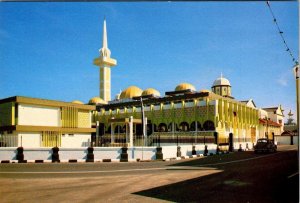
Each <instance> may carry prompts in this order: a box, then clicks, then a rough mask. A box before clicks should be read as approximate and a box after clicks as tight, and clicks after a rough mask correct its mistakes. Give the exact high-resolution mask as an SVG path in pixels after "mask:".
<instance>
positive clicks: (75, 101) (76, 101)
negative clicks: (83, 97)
mask: <svg viewBox="0 0 300 203" xmlns="http://www.w3.org/2000/svg"><path fill="white" fill-rule="evenodd" d="M72 103H73V104H83V102H82V101H79V100H74V101H72Z"/></svg>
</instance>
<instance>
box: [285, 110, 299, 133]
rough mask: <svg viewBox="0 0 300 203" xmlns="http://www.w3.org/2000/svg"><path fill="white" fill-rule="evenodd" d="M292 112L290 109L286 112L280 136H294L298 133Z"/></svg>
mask: <svg viewBox="0 0 300 203" xmlns="http://www.w3.org/2000/svg"><path fill="white" fill-rule="evenodd" d="M293 115H294V114H293V113H292V111H291V110H290V112H289V113H288V116H289V118H288V120H287V122H286V123H285V125H284V132H283V133H282V134H281V135H282V136H296V135H298V129H297V124H296V123H295V122H294V119H293Z"/></svg>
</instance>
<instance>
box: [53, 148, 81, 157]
mask: <svg viewBox="0 0 300 203" xmlns="http://www.w3.org/2000/svg"><path fill="white" fill-rule="evenodd" d="M58 154H59V159H60V160H69V159H86V155H87V148H59V151H58Z"/></svg>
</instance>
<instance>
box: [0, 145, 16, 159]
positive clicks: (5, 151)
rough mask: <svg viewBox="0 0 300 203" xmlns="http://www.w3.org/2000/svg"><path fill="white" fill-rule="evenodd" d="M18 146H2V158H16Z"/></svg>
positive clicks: (0, 157) (0, 149) (0, 150)
mask: <svg viewBox="0 0 300 203" xmlns="http://www.w3.org/2000/svg"><path fill="white" fill-rule="evenodd" d="M16 159H17V148H16V147H0V160H16Z"/></svg>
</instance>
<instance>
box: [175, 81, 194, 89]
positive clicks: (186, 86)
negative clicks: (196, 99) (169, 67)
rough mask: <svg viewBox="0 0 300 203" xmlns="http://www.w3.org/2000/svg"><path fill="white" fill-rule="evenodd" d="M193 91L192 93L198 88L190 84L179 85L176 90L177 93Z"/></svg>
mask: <svg viewBox="0 0 300 203" xmlns="http://www.w3.org/2000/svg"><path fill="white" fill-rule="evenodd" d="M188 89H190V90H192V91H196V88H195V87H194V86H193V85H191V84H189V83H181V84H179V85H177V87H176V88H175V91H181V90H188Z"/></svg>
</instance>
